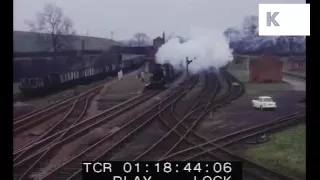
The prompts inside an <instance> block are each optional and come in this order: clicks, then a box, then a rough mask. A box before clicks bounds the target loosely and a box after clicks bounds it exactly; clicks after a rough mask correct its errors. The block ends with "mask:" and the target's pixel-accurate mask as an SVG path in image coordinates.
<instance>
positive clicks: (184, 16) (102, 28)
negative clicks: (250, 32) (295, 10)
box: [14, 0, 305, 40]
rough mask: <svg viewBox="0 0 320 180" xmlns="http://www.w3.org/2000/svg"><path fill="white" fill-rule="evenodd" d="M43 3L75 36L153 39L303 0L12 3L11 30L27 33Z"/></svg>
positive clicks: (220, 26)
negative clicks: (70, 23)
mask: <svg viewBox="0 0 320 180" xmlns="http://www.w3.org/2000/svg"><path fill="white" fill-rule="evenodd" d="M46 3H52V4H55V5H56V6H59V7H61V8H62V9H63V11H64V14H65V15H66V16H68V17H70V18H71V19H72V20H73V23H74V28H75V30H76V32H77V34H81V35H85V34H86V32H87V31H88V32H89V35H90V36H96V37H110V32H111V31H114V39H116V40H123V39H129V38H131V37H132V35H133V34H134V33H135V32H145V33H146V34H148V35H149V36H150V37H152V38H155V37H156V36H159V35H161V34H162V32H163V31H165V32H166V33H167V34H170V33H172V32H174V34H176V35H182V36H187V35H188V32H189V28H190V27H191V26H196V27H203V28H218V29H225V28H226V27H230V26H235V25H239V24H240V23H241V21H242V20H243V18H244V17H245V16H248V15H251V14H253V15H257V14H258V4H259V3H305V1H304V0H51V1H50V0H14V30H24V31H27V30H28V27H27V26H26V24H25V20H32V19H35V14H36V13H37V12H39V11H42V10H43V7H44V5H45V4H46Z"/></svg>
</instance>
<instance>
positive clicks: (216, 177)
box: [212, 176, 222, 180]
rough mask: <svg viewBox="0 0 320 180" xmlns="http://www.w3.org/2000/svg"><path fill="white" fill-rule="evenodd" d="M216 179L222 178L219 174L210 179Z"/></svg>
mask: <svg viewBox="0 0 320 180" xmlns="http://www.w3.org/2000/svg"><path fill="white" fill-rule="evenodd" d="M216 179H222V177H221V176H214V177H213V178H212V180H216Z"/></svg>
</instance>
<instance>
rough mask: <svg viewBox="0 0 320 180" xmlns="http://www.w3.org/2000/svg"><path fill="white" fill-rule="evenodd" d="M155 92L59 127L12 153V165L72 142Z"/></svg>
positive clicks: (31, 159) (35, 157) (30, 159)
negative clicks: (64, 126)
mask: <svg viewBox="0 0 320 180" xmlns="http://www.w3.org/2000/svg"><path fill="white" fill-rule="evenodd" d="M157 93H158V92H150V93H144V94H141V95H138V96H136V97H134V98H132V99H129V100H128V101H125V102H123V103H121V104H118V105H116V106H114V107H112V108H109V109H107V110H105V111H103V112H101V113H100V114H98V115H96V116H94V117H91V118H89V119H86V120H83V121H81V122H78V121H77V122H74V123H73V124H72V125H71V126H70V127H68V128H65V129H61V130H60V131H59V132H57V133H55V134H53V135H51V136H49V137H47V138H45V139H42V140H41V141H38V142H37V143H34V144H32V145H30V146H28V147H26V148H24V149H20V150H19V151H16V152H15V153H14V159H15V161H14V167H15V166H19V165H21V164H22V163H30V162H34V161H35V159H37V158H38V157H40V156H41V154H43V153H44V152H46V151H47V150H48V149H52V148H53V147H55V148H54V149H59V148H58V147H61V146H63V145H64V144H67V143H69V142H72V141H73V140H75V139H77V138H79V137H81V136H82V135H84V134H86V133H88V132H90V131H91V130H93V129H95V128H97V127H100V126H102V125H104V124H105V123H107V122H109V121H110V120H112V119H113V118H115V117H116V116H118V115H120V114H122V113H124V112H125V111H128V110H130V109H132V108H134V107H136V106H137V105H139V104H141V103H142V102H144V101H146V100H147V99H149V98H151V97H153V96H154V95H155V94H157ZM21 153H23V155H21Z"/></svg>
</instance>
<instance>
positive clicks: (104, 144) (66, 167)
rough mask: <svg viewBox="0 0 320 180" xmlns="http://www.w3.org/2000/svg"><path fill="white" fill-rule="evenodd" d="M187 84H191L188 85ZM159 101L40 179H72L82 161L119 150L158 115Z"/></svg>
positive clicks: (172, 97) (168, 99)
mask: <svg viewBox="0 0 320 180" xmlns="http://www.w3.org/2000/svg"><path fill="white" fill-rule="evenodd" d="M196 80H197V77H193V78H191V80H189V82H187V83H186V84H184V87H181V88H178V89H177V90H175V91H174V92H172V93H171V94H170V95H169V96H168V97H166V98H164V99H162V100H161V101H160V102H159V103H161V102H163V101H164V102H163V103H166V104H167V106H166V107H164V108H163V109H161V111H164V110H165V109H167V108H168V107H170V104H171V103H173V102H174V101H175V100H177V99H179V98H181V97H182V96H183V95H184V94H185V93H186V92H187V91H188V89H189V88H191V87H192V85H194V83H195V82H196ZM190 84H191V85H190ZM187 85H190V86H189V87H187ZM159 103H157V104H156V105H154V106H153V107H151V108H149V109H148V110H146V111H145V112H144V113H142V114H140V115H139V116H138V117H137V118H134V119H132V120H130V121H129V122H128V123H126V124H124V125H123V126H121V127H120V129H119V130H118V131H116V132H113V133H111V134H109V135H107V136H105V137H103V138H102V139H101V140H99V141H98V142H96V143H95V144H93V145H92V146H90V147H89V148H87V149H86V150H84V151H82V152H81V153H79V154H78V155H76V156H75V157H73V158H72V159H70V160H69V161H67V162H65V163H63V164H62V165H61V166H59V167H57V168H56V169H55V170H53V171H52V172H51V173H49V174H47V175H46V176H44V177H42V178H40V179H72V178H74V177H78V175H79V174H81V173H80V172H81V161H84V160H98V159H101V158H104V159H105V158H108V157H110V156H111V155H112V154H113V153H114V152H115V151H117V150H118V148H120V147H121V146H122V145H123V143H125V142H127V140H128V139H130V137H133V136H134V135H135V134H136V133H138V132H139V131H141V130H142V129H143V128H144V127H145V126H146V125H148V124H149V123H151V122H152V121H153V120H154V119H155V118H156V117H157V114H158V113H159V111H158V108H157V107H158V105H159ZM119 139H120V140H119Z"/></svg>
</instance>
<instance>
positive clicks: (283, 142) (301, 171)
mask: <svg viewBox="0 0 320 180" xmlns="http://www.w3.org/2000/svg"><path fill="white" fill-rule="evenodd" d="M245 155H246V156H247V157H249V158H250V159H252V160H253V161H255V162H257V163H259V164H263V165H265V166H266V167H268V168H270V169H273V170H275V171H277V172H280V173H284V174H287V175H290V176H293V177H297V178H299V179H305V175H306V127H305V125H299V126H297V127H294V128H290V129H288V130H285V131H282V132H279V133H276V134H275V135H273V137H272V139H271V140H270V141H269V142H267V143H265V144H261V145H257V146H255V147H251V148H249V149H247V150H246V152H245Z"/></svg>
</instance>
